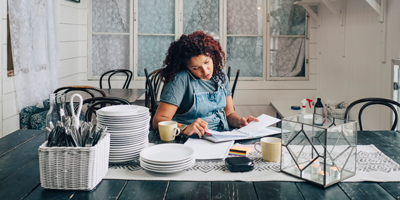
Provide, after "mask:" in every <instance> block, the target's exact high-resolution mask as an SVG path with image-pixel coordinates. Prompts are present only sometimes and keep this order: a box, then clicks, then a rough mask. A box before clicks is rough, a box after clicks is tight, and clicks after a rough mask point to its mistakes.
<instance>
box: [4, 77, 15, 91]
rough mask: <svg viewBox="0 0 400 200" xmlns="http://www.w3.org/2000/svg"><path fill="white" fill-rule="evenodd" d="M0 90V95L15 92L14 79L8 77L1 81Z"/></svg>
mask: <svg viewBox="0 0 400 200" xmlns="http://www.w3.org/2000/svg"><path fill="white" fill-rule="evenodd" d="M6 76H7V75H6ZM2 90H3V93H2V94H3V95H5V94H9V93H12V92H15V87H14V77H9V78H6V79H5V80H3V84H2Z"/></svg>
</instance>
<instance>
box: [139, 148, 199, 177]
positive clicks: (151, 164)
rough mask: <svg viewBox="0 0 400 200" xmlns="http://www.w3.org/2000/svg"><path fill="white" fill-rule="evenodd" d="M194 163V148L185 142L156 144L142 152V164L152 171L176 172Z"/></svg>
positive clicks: (144, 167)
mask: <svg viewBox="0 0 400 200" xmlns="http://www.w3.org/2000/svg"><path fill="white" fill-rule="evenodd" d="M194 164H195V159H194V150H193V149H192V148H190V147H188V146H185V145H183V144H160V145H155V146H151V147H148V148H146V149H143V151H142V152H141V153H140V166H141V167H142V168H143V169H145V170H148V171H152V172H157V173H175V172H180V171H183V170H185V169H188V168H191V167H192V166H193V165H194Z"/></svg>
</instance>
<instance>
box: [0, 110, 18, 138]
mask: <svg viewBox="0 0 400 200" xmlns="http://www.w3.org/2000/svg"><path fill="white" fill-rule="evenodd" d="M18 129H19V115H14V116H12V117H10V118H8V119H3V137H4V136H6V135H8V134H10V133H12V132H14V131H16V130H18Z"/></svg>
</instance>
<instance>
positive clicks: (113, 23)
mask: <svg viewBox="0 0 400 200" xmlns="http://www.w3.org/2000/svg"><path fill="white" fill-rule="evenodd" d="M129 2H130V1H129V0H113V1H111V0H106V1H105V0H92V31H93V32H95V33H110V34H109V35H108V34H93V35H92V75H93V76H101V75H102V74H103V73H104V72H106V71H108V70H112V69H129V51H130V50H129V43H130V42H129V35H116V34H114V35H113V34H112V33H129V29H130V22H129Z"/></svg>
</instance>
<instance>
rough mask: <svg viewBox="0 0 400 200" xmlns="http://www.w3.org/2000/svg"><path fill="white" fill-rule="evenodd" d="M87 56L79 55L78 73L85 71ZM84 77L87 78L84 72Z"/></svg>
mask: <svg viewBox="0 0 400 200" xmlns="http://www.w3.org/2000/svg"><path fill="white" fill-rule="evenodd" d="M87 59H88V58H87V57H81V58H80V59H79V73H87V70H88V68H87V66H88V60H87ZM85 76H86V79H87V75H86V74H85Z"/></svg>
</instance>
